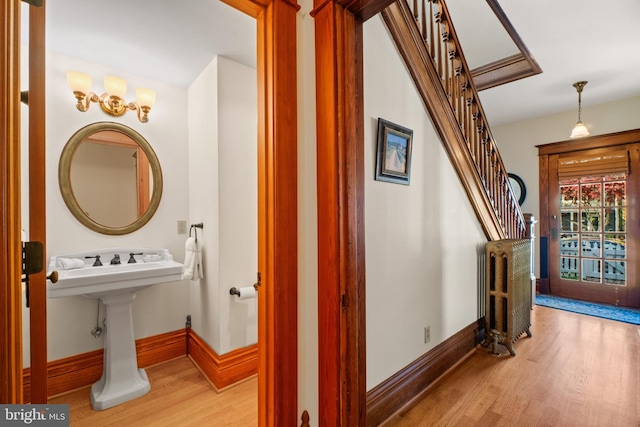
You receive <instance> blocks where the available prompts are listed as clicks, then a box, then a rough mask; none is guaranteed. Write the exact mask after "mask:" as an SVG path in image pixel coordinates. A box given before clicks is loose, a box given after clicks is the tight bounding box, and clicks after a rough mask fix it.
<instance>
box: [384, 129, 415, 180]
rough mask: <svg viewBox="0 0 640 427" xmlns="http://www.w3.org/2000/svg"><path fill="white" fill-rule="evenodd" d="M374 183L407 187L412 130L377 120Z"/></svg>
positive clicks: (411, 149)
mask: <svg viewBox="0 0 640 427" xmlns="http://www.w3.org/2000/svg"><path fill="white" fill-rule="evenodd" d="M377 144H378V146H377V152H378V155H377V160H376V175H375V179H376V181H386V182H392V183H395V184H403V185H409V182H410V179H411V153H412V151H413V130H411V129H408V128H406V127H404V126H401V125H399V124H396V123H392V122H390V121H388V120H385V119H382V118H378V141H377Z"/></svg>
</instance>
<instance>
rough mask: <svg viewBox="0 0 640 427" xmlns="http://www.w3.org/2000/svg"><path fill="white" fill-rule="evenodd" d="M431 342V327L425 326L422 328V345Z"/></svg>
mask: <svg viewBox="0 0 640 427" xmlns="http://www.w3.org/2000/svg"><path fill="white" fill-rule="evenodd" d="M429 341H431V326H425V328H424V343H425V344H426V343H428V342H429Z"/></svg>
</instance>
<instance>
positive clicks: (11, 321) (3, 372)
mask: <svg viewBox="0 0 640 427" xmlns="http://www.w3.org/2000/svg"><path fill="white" fill-rule="evenodd" d="M20 7H21V4H20V1H18V0H6V1H3V2H2V4H1V5H0V44H1V45H2V47H1V48H2V53H1V54H0V75H2V79H0V103H1V104H0V135H1V136H0V244H1V245H2V246H1V247H0V402H2V403H22V394H23V391H22V286H21V265H22V248H21V231H20V230H21V218H20V191H21V187H20Z"/></svg>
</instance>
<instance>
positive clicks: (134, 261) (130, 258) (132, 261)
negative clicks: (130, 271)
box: [128, 252, 142, 264]
mask: <svg viewBox="0 0 640 427" xmlns="http://www.w3.org/2000/svg"><path fill="white" fill-rule="evenodd" d="M134 255H142V252H140V253H137V254H134V253H133V252H131V253H130V254H129V261H128V264H135V263H136V262H138V261H136V259H135V257H134Z"/></svg>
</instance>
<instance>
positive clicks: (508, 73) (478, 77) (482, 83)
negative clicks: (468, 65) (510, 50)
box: [470, 53, 542, 92]
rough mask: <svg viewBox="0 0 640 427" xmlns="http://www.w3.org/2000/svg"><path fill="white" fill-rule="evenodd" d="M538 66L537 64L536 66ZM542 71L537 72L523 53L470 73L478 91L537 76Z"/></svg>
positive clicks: (475, 69)
mask: <svg viewBox="0 0 640 427" xmlns="http://www.w3.org/2000/svg"><path fill="white" fill-rule="evenodd" d="M536 65H537V64H536ZM541 72H542V71H541V70H540V71H537V72H535V71H534V70H532V68H531V64H530V63H529V62H528V61H527V58H526V57H525V56H524V55H522V54H521V53H517V54H515V55H511V56H507V57H506V58H502V59H499V60H497V61H494V62H491V63H489V64H486V65H483V66H481V67H477V68H474V69H473V70H471V71H470V73H471V77H472V78H473V84H474V85H475V86H476V90H477V91H478V92H480V91H481V90H485V89H490V88H492V87H496V86H500V85H503V84H505V83H510V82H513V81H516V80H520V79H524V78H526V77H531V76H535V75H536V74H540V73H541Z"/></svg>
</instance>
